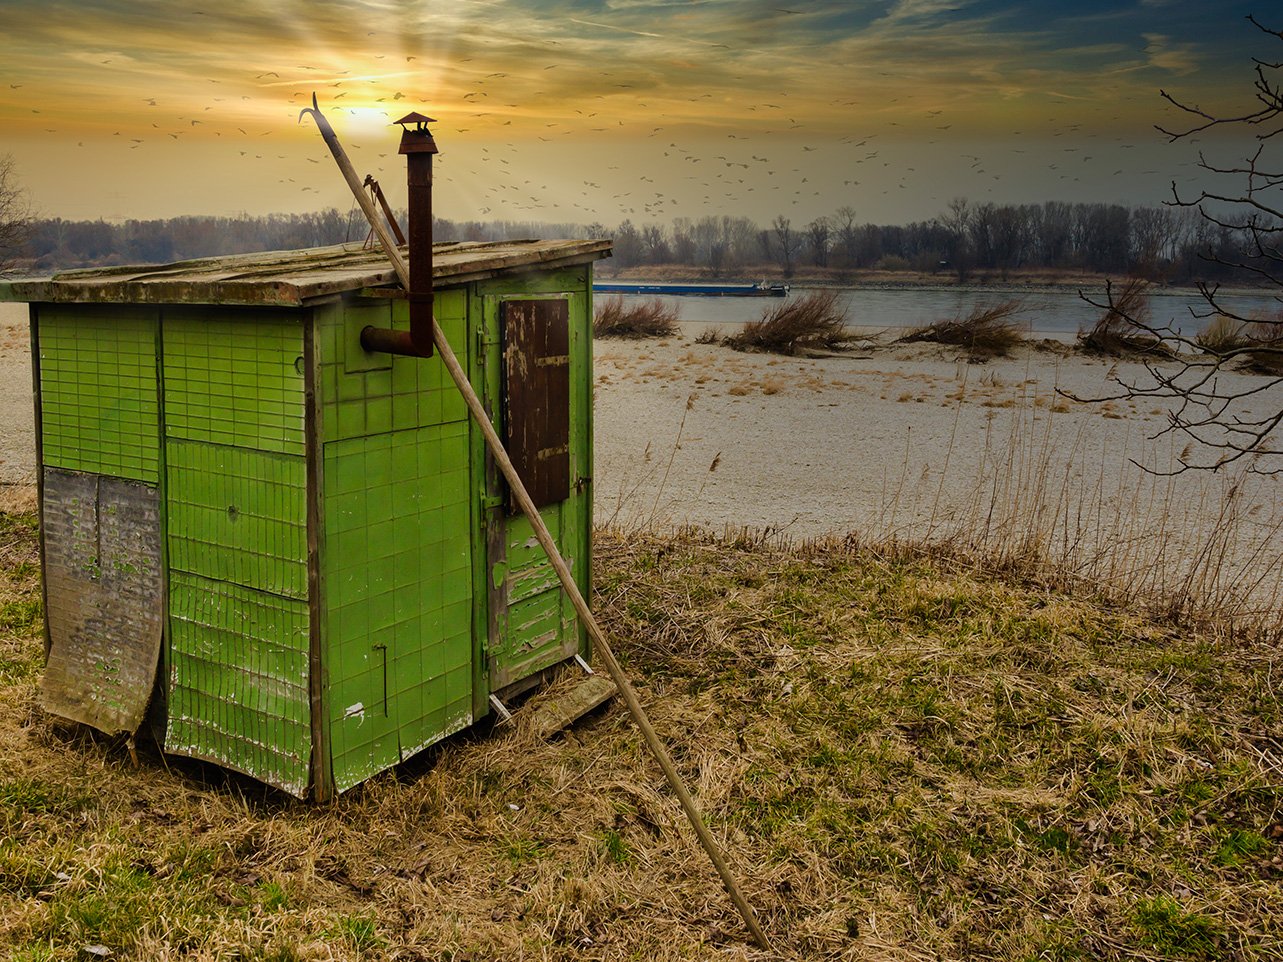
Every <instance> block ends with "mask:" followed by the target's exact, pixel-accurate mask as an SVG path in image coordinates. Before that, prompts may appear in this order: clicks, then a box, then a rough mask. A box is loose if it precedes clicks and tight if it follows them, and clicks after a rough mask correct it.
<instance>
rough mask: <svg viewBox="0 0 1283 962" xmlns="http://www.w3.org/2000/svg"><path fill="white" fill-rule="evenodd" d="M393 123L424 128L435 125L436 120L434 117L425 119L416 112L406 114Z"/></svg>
mask: <svg viewBox="0 0 1283 962" xmlns="http://www.w3.org/2000/svg"><path fill="white" fill-rule="evenodd" d="M392 122H393V123H394V124H418V125H419V127H420V128H422V127H423V125H424V124H435V123H436V119H435V118H433V117H425V116H423V114H421V113H419V112H418V111H417V110H416V111H414V112H412V113H408V114H406V115H405V116H404V117H402V118H401V119H400V120H394V121H392Z"/></svg>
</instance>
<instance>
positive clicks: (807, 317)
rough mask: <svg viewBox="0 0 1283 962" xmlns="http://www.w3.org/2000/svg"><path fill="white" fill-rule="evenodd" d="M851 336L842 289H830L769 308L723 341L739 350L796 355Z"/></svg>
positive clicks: (840, 343)
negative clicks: (841, 303) (842, 305)
mask: <svg viewBox="0 0 1283 962" xmlns="http://www.w3.org/2000/svg"><path fill="white" fill-rule="evenodd" d="M850 340H851V334H850V332H849V331H848V330H847V327H846V311H845V310H843V309H842V308H840V307H839V306H838V292H837V291H834V290H827V291H816V292H814V293H811V294H805V295H802V296H799V297H793V298H789V299H787V300H785V301H784V302H783V303H781V304H777V305H776V306H774V307H769V308H767V309H766V310H764V311H763V312H762V317H761V318H760V319H759V320H756V321H749V322H748V323H747V324H745V325H744V327H743V328H742V329H741V330H740V331H739V332H737V333H735V334H732V335H731V336H730V337H728V338H726V339H725V340H724V341H723V343H724V344H726V345H727V346H728V347H733V348H735V350H737V351H765V352H767V353H770V354H785V355H790V356H792V355H796V354H800V353H804V352H807V351H832V350H835V349H838V348H840V347H842V346H843V345H845V344H847V343H848V342H850Z"/></svg>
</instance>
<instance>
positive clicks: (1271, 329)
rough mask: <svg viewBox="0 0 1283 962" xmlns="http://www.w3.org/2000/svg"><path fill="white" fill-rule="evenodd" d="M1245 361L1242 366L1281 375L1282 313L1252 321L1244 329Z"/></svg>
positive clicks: (1282, 371)
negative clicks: (1246, 349) (1246, 347)
mask: <svg viewBox="0 0 1283 962" xmlns="http://www.w3.org/2000/svg"><path fill="white" fill-rule="evenodd" d="M1245 339H1246V342H1247V344H1246V346H1248V347H1249V348H1250V349H1249V351H1248V353H1247V362H1246V364H1245V365H1244V367H1245V368H1246V369H1247V370H1249V371H1252V372H1254V373H1257V374H1265V375H1269V376H1271V377H1277V376H1279V375H1283V315H1280V316H1278V317H1276V318H1275V319H1273V320H1261V321H1253V322H1252V323H1251V324H1249V325H1248V327H1247V331H1246V337H1245Z"/></svg>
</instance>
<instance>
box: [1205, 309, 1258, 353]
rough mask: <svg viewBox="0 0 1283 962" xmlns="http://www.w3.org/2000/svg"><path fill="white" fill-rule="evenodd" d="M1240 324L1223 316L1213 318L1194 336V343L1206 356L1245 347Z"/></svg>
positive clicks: (1242, 328)
mask: <svg viewBox="0 0 1283 962" xmlns="http://www.w3.org/2000/svg"><path fill="white" fill-rule="evenodd" d="M1247 341H1248V338H1247V335H1246V334H1245V332H1244V326H1243V324H1242V322H1240V321H1238V320H1237V319H1235V318H1232V317H1228V316H1226V315H1224V314H1217V315H1216V316H1215V317H1213V318H1212V319H1211V320H1210V321H1209V322H1208V323H1207V326H1206V327H1204V328H1203V330H1201V331H1199V332H1198V333H1197V334H1196V335H1194V343H1195V344H1196V345H1198V347H1199V349H1200V350H1201V351H1203V352H1204V353H1207V354H1226V353H1229V352H1230V351H1237V350H1239V349H1240V348H1242V347H1245V346H1246V345H1247Z"/></svg>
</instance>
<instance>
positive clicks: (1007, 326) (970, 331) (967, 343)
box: [900, 297, 1029, 358]
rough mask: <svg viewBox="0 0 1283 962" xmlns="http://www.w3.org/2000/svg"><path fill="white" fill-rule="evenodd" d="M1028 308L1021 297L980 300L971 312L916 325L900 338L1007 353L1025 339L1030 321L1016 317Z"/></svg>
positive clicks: (976, 353)
mask: <svg viewBox="0 0 1283 962" xmlns="http://www.w3.org/2000/svg"><path fill="white" fill-rule="evenodd" d="M1028 309H1029V307H1028V305H1027V304H1026V303H1025V301H1024V300H1023V299H1021V298H1018V297H1013V298H1008V299H1007V300H1005V301H999V302H998V303H996V304H977V305H976V306H975V307H974V308H972V310H971V312H970V313H969V314H966V315H961V314H960V315H959V316H957V317H954V318H952V319H950V320H943V321H936V322H935V323H933V324H927V325H926V326H924V327H918V328H914V329H913V330H911V331H910V332H909V333H908V334H905V335H904V336H903V337H901V338H900V340H901V341H903V342H906V343H911V342H919V341H929V342H931V343H934V344H955V345H957V346H959V347H963V348H966V350H967V353H968V354H969V355H970V356H971V357H974V358H989V357H1004V356H1006V355H1007V354H1009V353H1010V352H1011V349H1012V348H1013V347H1015V346H1016V345H1017V344H1020V343H1021V342H1022V341H1024V339H1025V329H1026V325H1025V324H1024V322H1023V321H1018V320H1017V319H1016V318H1017V317H1018V316H1019V315H1020V314H1023V313H1024V312H1025V311H1027V310H1028Z"/></svg>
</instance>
